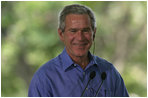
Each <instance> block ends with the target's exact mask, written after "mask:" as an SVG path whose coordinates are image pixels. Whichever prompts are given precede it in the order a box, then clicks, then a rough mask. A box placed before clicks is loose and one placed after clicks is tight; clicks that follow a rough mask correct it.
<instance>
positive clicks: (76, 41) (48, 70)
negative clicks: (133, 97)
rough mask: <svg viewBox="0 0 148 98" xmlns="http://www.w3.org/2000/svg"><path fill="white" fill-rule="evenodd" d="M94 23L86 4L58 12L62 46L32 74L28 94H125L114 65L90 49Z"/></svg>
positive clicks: (93, 35)
mask: <svg viewBox="0 0 148 98" xmlns="http://www.w3.org/2000/svg"><path fill="white" fill-rule="evenodd" d="M95 23H96V21H95V17H94V14H93V12H92V11H91V9H90V8H88V7H86V6H83V5H78V4H74V5H69V6H66V7H65V8H64V9H63V10H62V11H61V13H60V16H59V28H58V34H59V37H60V40H61V41H62V42H63V43H64V45H65V49H64V50H63V52H62V53H61V54H60V55H59V56H57V57H56V58H54V59H52V60H50V61H49V62H47V63H46V64H44V65H43V66H42V67H41V68H40V69H39V70H38V71H37V72H36V73H35V75H34V77H33V79H32V81H31V84H30V88H29V94H28V96H30V97H31V96H34V97H41V96H42V97H80V96H84V97H85V96H89V97H91V96H92V97H95V96H101V97H102V96H112V97H114V96H119V97H122V96H128V92H127V90H126V87H125V85H124V82H123V79H122V77H121V76H120V74H119V73H118V72H117V70H116V69H115V68H114V66H113V65H112V64H111V63H109V62H107V61H106V60H104V59H102V58H99V57H97V56H94V55H92V54H91V53H90V51H89V49H90V47H91V45H92V43H93V41H94V39H95V33H96V25H95Z"/></svg>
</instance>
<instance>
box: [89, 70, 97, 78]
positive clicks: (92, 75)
mask: <svg viewBox="0 0 148 98" xmlns="http://www.w3.org/2000/svg"><path fill="white" fill-rule="evenodd" d="M95 76H96V72H95V71H93V72H91V73H90V76H89V78H90V79H93V78H94V77H95Z"/></svg>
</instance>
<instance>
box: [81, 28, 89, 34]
mask: <svg viewBox="0 0 148 98" xmlns="http://www.w3.org/2000/svg"><path fill="white" fill-rule="evenodd" d="M82 32H84V33H88V32H90V29H89V28H86V29H83V30H82Z"/></svg>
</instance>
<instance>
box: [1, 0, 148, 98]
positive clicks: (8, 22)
mask: <svg viewBox="0 0 148 98" xmlns="http://www.w3.org/2000/svg"><path fill="white" fill-rule="evenodd" d="M74 3H77V4H84V5H87V6H88V7H90V8H92V10H93V11H94V13H95V15H96V19H97V33H96V49H95V55H97V56H99V57H102V58H104V59H106V60H108V61H110V62H111V63H113V64H114V65H115V67H116V68H117V70H118V71H119V73H120V74H121V75H122V77H123V79H124V82H125V85H126V87H127V90H128V92H129V95H130V96H140V97H145V96H147V2H146V1H131V2H129V1H119V2H117V1H112V2H106V1H93V2H92V1H87V2H86V1H62V2H59V1H42V2H41V1H36V2H35V1H16V2H13V1H1V96H3V97H18V96H19V97H21V96H22V97H26V96H27V93H28V88H29V84H30V81H31V79H32V77H33V74H34V73H35V72H36V71H37V69H38V68H39V67H40V66H41V65H42V64H44V63H46V62H47V61H49V60H50V59H52V58H54V57H56V56H58V54H60V53H61V52H62V50H63V49H64V45H63V44H62V42H61V41H60V40H59V37H58V34H57V27H58V13H59V11H61V9H62V8H63V7H64V6H65V5H68V4H74ZM91 51H92V49H91Z"/></svg>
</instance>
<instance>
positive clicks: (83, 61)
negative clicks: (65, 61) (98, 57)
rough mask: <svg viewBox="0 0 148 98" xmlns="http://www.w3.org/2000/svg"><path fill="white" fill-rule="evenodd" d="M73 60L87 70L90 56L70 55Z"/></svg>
mask: <svg viewBox="0 0 148 98" xmlns="http://www.w3.org/2000/svg"><path fill="white" fill-rule="evenodd" d="M70 57H71V59H72V60H73V61H74V62H75V63H76V64H78V65H80V66H81V67H82V69H85V68H86V66H87V65H88V64H89V57H88V54H87V55H86V56H73V55H70Z"/></svg>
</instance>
